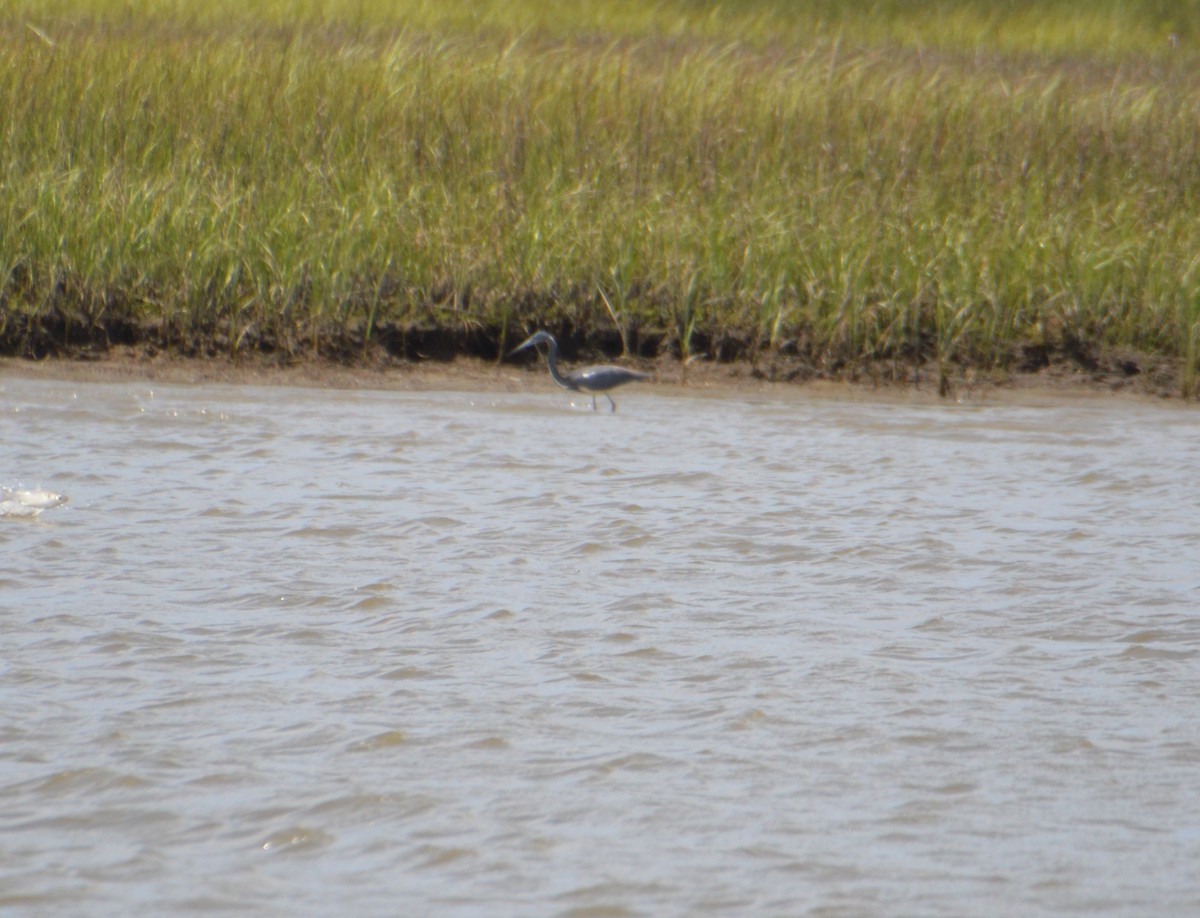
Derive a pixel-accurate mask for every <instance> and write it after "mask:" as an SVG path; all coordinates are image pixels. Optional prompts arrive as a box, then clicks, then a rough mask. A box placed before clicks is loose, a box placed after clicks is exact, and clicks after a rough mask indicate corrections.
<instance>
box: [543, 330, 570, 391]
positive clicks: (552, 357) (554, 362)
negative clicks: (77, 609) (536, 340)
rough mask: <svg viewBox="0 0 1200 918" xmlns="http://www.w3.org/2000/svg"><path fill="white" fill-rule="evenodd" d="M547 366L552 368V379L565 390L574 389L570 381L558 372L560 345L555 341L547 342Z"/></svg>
mask: <svg viewBox="0 0 1200 918" xmlns="http://www.w3.org/2000/svg"><path fill="white" fill-rule="evenodd" d="M546 366H548V367H549V368H550V378H551V379H553V380H554V381H555V382H556V383H558V384H559V385H560V386H562V387H563V388H564V389H574V388H575V387H574V386H573V385H571V383H570V381H568V379H567V378H566V377H565V376H563V375H562V373H560V372H558V344H557V342H554V341H548V342H546Z"/></svg>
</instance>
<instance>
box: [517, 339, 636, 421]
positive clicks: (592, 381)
mask: <svg viewBox="0 0 1200 918" xmlns="http://www.w3.org/2000/svg"><path fill="white" fill-rule="evenodd" d="M543 343H544V344H546V346H547V347H546V366H548V367H549V368H550V378H551V379H553V380H554V381H555V382H556V383H558V384H559V385H560V386H562V387H563V388H564V389H570V390H571V391H572V392H586V393H587V394H589V395H590V396H591V397H592V410H593V411H595V410H596V393H597V392H602V393H603V394H604V397H605V398H607V399H608V403H609V404H610V405H612V410H613V411H616V410H617V403H616V402H614V401H613V400H612V396H611V395H609V394H608V390H610V389H615V388H617V386H623V385H625V384H626V383H631V382H637V381H638V380H640V379H649V378H650V374H648V373H642V372H639V371H638V370H630V369H629V368H627V367H615V366H612V365H611V364H606V365H604V366H598V367H583V368H582V369H579V370H572V371H571V372H570V373H560V372H559V369H558V342H557V341H555V340H554V336H553V335H552V334H550V333H549V332H545V331H539V332H534V333H533V334H532V335H530V336H529V337H528V338H527V339H525V341H523V342H521V343H520V344H518V345H517V346H516V347H515V348H513V349H512V350H511V351H509V356H510V357H511V356H512V355H513V354H515V353H517V351H523V350H525V348H527V347H534V346H536V345H538V344H543Z"/></svg>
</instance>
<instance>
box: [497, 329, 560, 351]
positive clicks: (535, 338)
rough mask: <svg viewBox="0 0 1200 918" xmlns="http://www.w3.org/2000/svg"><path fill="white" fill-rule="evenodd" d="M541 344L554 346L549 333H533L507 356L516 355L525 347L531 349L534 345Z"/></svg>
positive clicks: (552, 338)
mask: <svg viewBox="0 0 1200 918" xmlns="http://www.w3.org/2000/svg"><path fill="white" fill-rule="evenodd" d="M543 342H545V343H546V344H554V337H553V336H552V335H551V334H550V333H549V332H545V331H538V332H534V333H533V334H532V335H530V336H529V337H528V338H526V339H525V340H524V341H522V342H521V343H520V344H518V345H517V346H516V347H514V348H513V349H512V350H511V351H509V352H508V356H509V357H511V356H512V355H513V354H515V353H517V351H523V350H525V348H527V347H533V346H534V345H537V344H542V343H543Z"/></svg>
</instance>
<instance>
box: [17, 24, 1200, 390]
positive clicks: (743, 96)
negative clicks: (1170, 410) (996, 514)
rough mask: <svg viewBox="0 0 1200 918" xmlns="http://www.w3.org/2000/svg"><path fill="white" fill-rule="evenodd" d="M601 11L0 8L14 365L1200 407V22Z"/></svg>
mask: <svg viewBox="0 0 1200 918" xmlns="http://www.w3.org/2000/svg"><path fill="white" fill-rule="evenodd" d="M582 6H584V7H585V11H579V10H573V9H572V5H570V4H561V3H558V2H550V0H547V2H539V0H504V2H500V0H477V2H473V3H465V2H464V3H432V2H423V0H389V2H385V0H326V2H320V0H273V2H272V0H265V2H261V3H255V4H242V3H235V2H231V0H210V2H207V3H195V2H189V0H39V2H36V3H35V2H24V0H9V2H7V3H4V4H0V74H2V75H3V78H2V79H0V190H2V194H0V350H5V351H7V352H9V353H31V354H41V353H46V352H67V353H69V352H72V350H73V349H76V348H80V347H95V346H100V345H103V344H104V343H105V342H109V341H113V342H123V343H134V344H147V345H151V346H154V347H157V348H167V349H171V350H178V351H180V352H183V353H201V354H203V353H212V352H225V353H232V354H236V353H244V352H258V351H263V350H267V351H273V352H276V353H282V354H287V355H307V354H312V353H322V354H326V355H335V356H338V357H341V358H344V359H354V358H355V357H356V355H359V354H361V353H363V352H366V351H369V350H371V349H372V348H374V347H380V346H382V347H387V348H391V349H393V350H397V351H399V350H403V349H404V348H405V347H407V345H406V343H405V342H406V340H407V336H409V335H416V334H417V331H418V330H421V333H422V334H425V335H426V339H424V340H427V339H428V333H429V331H430V330H434V331H436V332H438V333H439V334H443V335H444V336H446V340H449V341H451V342H458V345H457V346H460V347H462V348H463V349H466V350H471V351H474V352H476V353H481V354H486V355H495V354H497V353H498V352H499V351H500V350H502V349H503V348H504V347H505V346H506V344H511V343H513V341H514V340H515V339H516V337H517V336H519V335H523V334H524V333H525V331H526V330H527V329H531V328H533V327H535V326H546V327H550V328H552V329H554V330H556V331H558V332H560V333H561V334H562V335H564V336H565V337H566V338H567V339H569V340H572V341H574V342H576V343H579V342H591V343H592V345H593V347H596V346H599V344H600V343H602V342H606V341H607V342H610V343H615V344H616V346H617V349H618V350H619V349H620V347H621V346H622V344H624V346H627V347H628V348H630V349H632V350H636V351H639V352H641V353H643V354H649V353H652V352H654V351H656V350H657V351H668V350H669V351H670V352H671V353H675V354H678V355H680V356H681V357H687V356H688V355H689V354H690V353H692V352H694V351H697V350H700V349H707V350H709V351H711V352H714V353H715V354H717V355H718V356H721V357H734V356H741V357H747V356H750V357H754V358H756V359H757V358H758V357H761V356H762V355H771V354H785V355H792V356H793V357H795V358H796V359H799V360H802V361H803V362H804V363H805V365H807V366H810V367H812V368H813V371H814V372H838V371H839V370H840V369H841V368H845V367H854V366H862V365H868V364H874V365H879V366H889V365H890V366H896V367H911V366H919V365H936V366H939V367H945V366H959V367H961V366H971V367H981V368H1006V367H1026V368H1030V367H1036V366H1038V365H1040V364H1041V363H1042V362H1043V361H1045V360H1049V359H1051V357H1052V355H1054V354H1064V353H1066V354H1076V355H1081V354H1082V355H1086V354H1089V353H1095V352H1096V351H1097V349H1103V348H1117V349H1129V350H1131V351H1136V352H1143V353H1149V354H1154V355H1163V356H1166V357H1169V358H1174V359H1178V360H1179V361H1180V365H1181V366H1182V367H1183V371H1182V373H1181V377H1182V378H1181V379H1180V382H1179V387H1180V389H1181V391H1184V392H1190V391H1192V389H1193V388H1194V386H1195V368H1196V362H1197V361H1196V349H1197V340H1198V337H1200V66H1198V65H1200V2H1196V0H1181V2H1164V0H1158V2H1154V0H1096V2H1087V0H1077V2H1068V0H1057V2H1045V0H1043V2H1032V0H1031V2H1026V0H1008V2H1002V0H962V2H949V0H925V2H921V0H913V2H902V0H895V2H887V0H884V2H867V0H862V2H854V0H844V2H836V0H813V2H807V3H805V2H799V0H797V2H788V0H743V2H741V3H727V4H721V5H718V4H715V3H705V2H699V0H663V2H658V3H654V4H645V3H639V2H633V0H629V2H624V0H620V2H619V0H599V2H594V3H588V4H584V5H582ZM244 7H249V10H247V9H245V8H244ZM898 372H899V371H898Z"/></svg>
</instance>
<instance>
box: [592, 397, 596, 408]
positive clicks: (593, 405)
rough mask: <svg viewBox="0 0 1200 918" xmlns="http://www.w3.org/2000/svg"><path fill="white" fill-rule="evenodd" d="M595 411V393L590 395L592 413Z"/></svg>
mask: <svg viewBox="0 0 1200 918" xmlns="http://www.w3.org/2000/svg"><path fill="white" fill-rule="evenodd" d="M595 410H596V393H594V392H593V393H592V411H595Z"/></svg>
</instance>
